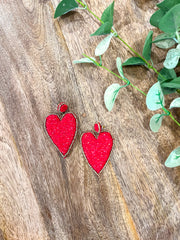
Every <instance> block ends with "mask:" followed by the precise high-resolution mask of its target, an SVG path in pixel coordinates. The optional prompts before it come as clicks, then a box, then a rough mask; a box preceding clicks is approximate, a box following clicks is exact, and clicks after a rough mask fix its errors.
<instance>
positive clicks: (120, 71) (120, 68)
mask: <svg viewBox="0 0 180 240" xmlns="http://www.w3.org/2000/svg"><path fill="white" fill-rule="evenodd" d="M116 66H117V69H118V72H119V75H120V76H121V77H122V78H124V73H123V68H122V62H121V58H120V57H117V58H116Z"/></svg>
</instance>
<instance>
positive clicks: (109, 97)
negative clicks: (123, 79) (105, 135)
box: [104, 83, 124, 111]
mask: <svg viewBox="0 0 180 240" xmlns="http://www.w3.org/2000/svg"><path fill="white" fill-rule="evenodd" d="M123 87H124V86H120V85H119V84H118V83H113V84H112V85H110V86H109V87H108V88H107V89H106V91H105V93H104V103H105V105H106V108H107V110H108V111H111V110H112V108H113V106H114V102H115V100H116V97H117V95H118V92H119V90H120V89H121V88H123Z"/></svg>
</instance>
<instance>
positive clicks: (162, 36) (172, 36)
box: [153, 33, 176, 43]
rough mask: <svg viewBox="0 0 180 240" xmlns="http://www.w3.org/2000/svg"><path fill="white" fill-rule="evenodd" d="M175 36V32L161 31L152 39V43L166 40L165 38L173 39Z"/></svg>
mask: <svg viewBox="0 0 180 240" xmlns="http://www.w3.org/2000/svg"><path fill="white" fill-rule="evenodd" d="M175 37H176V34H174V33H161V34H159V35H158V36H157V37H156V38H155V39H154V41H153V43H156V42H159V41H162V40H166V39H173V38H175Z"/></svg>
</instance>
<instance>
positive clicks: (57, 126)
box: [45, 103, 77, 158]
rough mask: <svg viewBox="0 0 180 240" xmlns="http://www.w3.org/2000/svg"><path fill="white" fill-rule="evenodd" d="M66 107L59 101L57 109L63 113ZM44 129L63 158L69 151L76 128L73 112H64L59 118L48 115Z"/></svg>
mask: <svg viewBox="0 0 180 240" xmlns="http://www.w3.org/2000/svg"><path fill="white" fill-rule="evenodd" d="M67 109H68V107H67V105H66V104H64V103H60V104H59V105H58V110H60V112H62V113H64V112H65V111H66V110H67ZM45 127H46V131H47V133H48V135H49V136H50V138H51V140H52V141H53V143H54V144H55V145H56V146H57V148H58V149H59V151H60V153H61V154H62V156H63V157H64V158H65V157H66V156H67V154H68V153H69V151H70V149H71V147H72V145H73V142H74V139H75V136H76V130H77V119H76V117H75V116H74V114H73V113H66V114H64V116H63V117H62V119H60V118H59V117H58V116H57V115H49V116H48V117H47V118H46V123H45Z"/></svg>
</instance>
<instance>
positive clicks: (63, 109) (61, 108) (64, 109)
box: [60, 104, 68, 113]
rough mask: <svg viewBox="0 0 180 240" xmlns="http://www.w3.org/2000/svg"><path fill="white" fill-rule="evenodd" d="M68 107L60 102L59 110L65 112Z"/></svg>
mask: <svg viewBox="0 0 180 240" xmlns="http://www.w3.org/2000/svg"><path fill="white" fill-rule="evenodd" d="M67 109H68V106H67V105H66V104H62V105H61V107H60V112H62V113H63V112H66V111H67Z"/></svg>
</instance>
